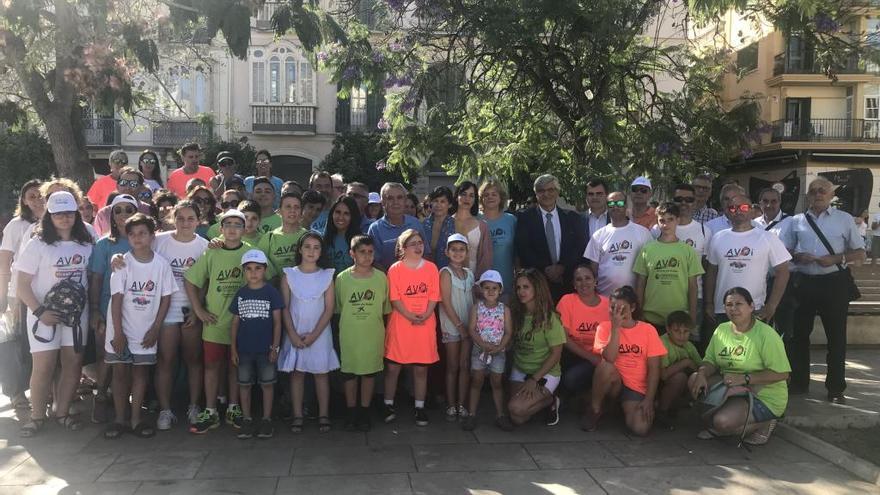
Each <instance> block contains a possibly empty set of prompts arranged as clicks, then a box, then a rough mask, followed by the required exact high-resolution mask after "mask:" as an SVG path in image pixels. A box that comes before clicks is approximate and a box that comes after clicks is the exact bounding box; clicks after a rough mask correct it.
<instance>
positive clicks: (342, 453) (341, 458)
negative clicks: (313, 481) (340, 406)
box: [290, 445, 416, 476]
mask: <svg viewBox="0 0 880 495" xmlns="http://www.w3.org/2000/svg"><path fill="white" fill-rule="evenodd" d="M415 470H416V465H415V463H414V462H413V454H412V450H411V449H410V446H409V445H383V446H378V447H372V446H370V447H317V448H308V447H303V448H298V449H296V451H295V452H294V454H293V465H292V467H291V471H290V472H291V474H292V475H294V476H297V475H320V474H323V475H330V474H332V475H342V474H383V473H408V472H412V471H415Z"/></svg>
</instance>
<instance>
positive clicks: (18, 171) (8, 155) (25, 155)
mask: <svg viewBox="0 0 880 495" xmlns="http://www.w3.org/2000/svg"><path fill="white" fill-rule="evenodd" d="M54 172H55V159H54V157H53V155H52V148H51V147H50V146H49V142H48V141H47V140H46V138H45V137H43V135H42V134H40V133H39V132H37V131H36V130H34V129H26V128H25V129H13V130H4V131H0V177H3V180H2V181H0V212H4V213H8V214H9V215H10V216H11V215H12V212H13V211H14V210H15V207H16V204H17V201H18V192H19V190H20V189H21V186H22V184H24V183H25V182H27V181H29V180H31V179H46V178H48V177H49V176H50V175H52V174H53V173H54ZM4 216H5V215H4Z"/></svg>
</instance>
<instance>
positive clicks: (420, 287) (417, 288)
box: [404, 282, 428, 296]
mask: <svg viewBox="0 0 880 495" xmlns="http://www.w3.org/2000/svg"><path fill="white" fill-rule="evenodd" d="M427 293H428V284H426V283H424V282H422V283H420V284H411V285H409V286H407V288H406V292H404V294H406V295H407V296H415V295H416V294H427Z"/></svg>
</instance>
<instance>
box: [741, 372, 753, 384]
mask: <svg viewBox="0 0 880 495" xmlns="http://www.w3.org/2000/svg"><path fill="white" fill-rule="evenodd" d="M743 379H745V381H746V385H748V384H749V383H750V382H751V381H752V375H750V374H748V373H746V374H745V375H743Z"/></svg>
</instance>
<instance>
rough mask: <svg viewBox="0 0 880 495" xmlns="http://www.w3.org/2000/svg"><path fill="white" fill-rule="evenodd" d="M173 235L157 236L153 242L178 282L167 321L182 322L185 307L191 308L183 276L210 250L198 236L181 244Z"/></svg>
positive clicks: (163, 234)
mask: <svg viewBox="0 0 880 495" xmlns="http://www.w3.org/2000/svg"><path fill="white" fill-rule="evenodd" d="M171 234H172V232H162V233H161V234H157V235H156V240H155V241H154V242H153V250H154V251H156V253H158V254H159V255H160V256H162V257H163V258H165V259H166V260H168V263H169V266H170V267H171V271H172V272H173V274H174V280H175V282H177V291H176V292H174V293H173V294H171V306H169V308H168V316H166V317H165V321H168V322H180V321H183V312H182V311H183V307H190V304H189V299H188V298H187V297H186V289H185V285H184V283H183V275H184V274H185V273H186V271H187V270H188V269H189V267H191V266H192V265H193V264H194V263H195V262H196V260H198V259H199V257H201V256H202V255H203V254H205V250H206V249H208V241H207V240H205V238H204V237H201V236H198V235H197V236H195V238H194V239H193V240H191V241H189V242H180V241H177V240H175V239H174V236H173V235H171Z"/></svg>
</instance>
